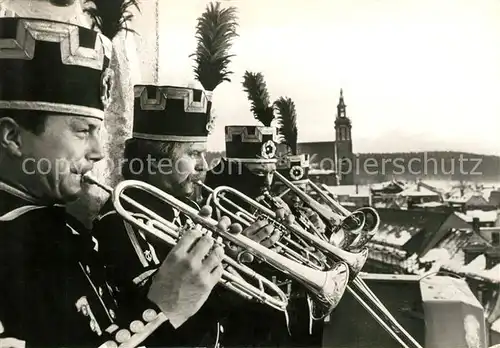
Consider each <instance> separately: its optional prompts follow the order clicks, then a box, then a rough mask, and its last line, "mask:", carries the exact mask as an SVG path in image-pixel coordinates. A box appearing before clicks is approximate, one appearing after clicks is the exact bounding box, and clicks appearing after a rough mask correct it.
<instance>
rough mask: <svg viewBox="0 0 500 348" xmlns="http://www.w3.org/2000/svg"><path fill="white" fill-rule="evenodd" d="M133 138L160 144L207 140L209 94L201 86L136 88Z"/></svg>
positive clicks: (210, 127)
mask: <svg viewBox="0 0 500 348" xmlns="http://www.w3.org/2000/svg"><path fill="white" fill-rule="evenodd" d="M134 92H135V102H134V125H133V130H132V132H133V137H134V138H138V139H147V140H159V141H178V142H191V141H207V137H208V135H209V134H210V133H211V131H212V130H213V127H214V123H215V119H214V117H213V116H212V114H211V112H210V111H211V109H212V92H209V91H205V90H204V89H203V87H199V88H189V87H174V86H152V85H136V86H135V87H134Z"/></svg>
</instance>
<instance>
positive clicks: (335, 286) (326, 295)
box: [304, 262, 350, 319]
mask: <svg viewBox="0 0 500 348" xmlns="http://www.w3.org/2000/svg"><path fill="white" fill-rule="evenodd" d="M349 275H350V272H349V267H348V265H347V264H346V263H345V262H338V263H336V264H335V265H334V266H333V267H332V268H331V269H330V270H329V271H327V272H326V277H325V284H324V285H323V289H329V291H322V292H321V293H318V291H317V289H312V288H310V290H311V291H312V292H314V293H315V295H316V301H315V302H314V313H316V314H315V317H319V318H318V319H323V318H324V317H326V316H327V315H329V314H330V313H331V312H332V311H333V310H334V309H335V307H337V305H338V304H339V302H340V300H341V299H342V296H344V293H345V290H346V289H347V285H348V282H349V279H350V276H349ZM304 285H305V286H306V287H309V285H307V284H304ZM319 313H321V314H319Z"/></svg>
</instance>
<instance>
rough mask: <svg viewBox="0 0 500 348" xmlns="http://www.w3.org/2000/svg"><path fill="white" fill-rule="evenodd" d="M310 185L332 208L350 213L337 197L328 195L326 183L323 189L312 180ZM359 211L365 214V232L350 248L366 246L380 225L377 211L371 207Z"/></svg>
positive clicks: (343, 212) (342, 212)
mask: <svg viewBox="0 0 500 348" xmlns="http://www.w3.org/2000/svg"><path fill="white" fill-rule="evenodd" d="M309 186H310V187H311V188H312V189H313V190H314V191H315V192H317V193H318V194H319V195H320V196H321V198H322V199H323V200H324V201H325V202H326V203H327V204H328V205H329V206H330V207H331V208H332V209H336V210H338V211H339V212H340V213H341V214H349V213H350V212H349V210H347V209H346V208H344V207H343V206H342V205H341V204H340V203H339V202H337V201H336V200H335V199H333V198H332V197H330V196H328V195H327V194H326V193H325V191H326V192H330V191H329V190H328V187H326V185H325V184H323V185H322V187H323V190H325V191H323V190H322V189H321V188H319V187H318V186H317V185H316V184H315V183H313V182H312V181H309ZM358 211H361V212H363V213H364V214H365V217H366V220H365V225H364V227H363V231H364V232H365V233H362V234H360V235H359V236H358V238H356V239H355V240H354V241H353V242H352V243H351V244H350V246H349V248H360V247H362V246H364V245H365V244H366V243H368V242H369V241H370V240H371V239H372V238H373V236H374V235H375V233H376V232H377V230H378V228H379V226H380V216H379V215H378V213H377V211H376V210H375V209H373V208H371V207H362V208H359V209H358Z"/></svg>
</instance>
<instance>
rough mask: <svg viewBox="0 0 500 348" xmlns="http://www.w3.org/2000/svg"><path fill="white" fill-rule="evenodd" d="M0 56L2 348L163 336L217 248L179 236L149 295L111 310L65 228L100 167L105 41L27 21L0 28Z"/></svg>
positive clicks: (192, 305) (200, 291) (214, 264)
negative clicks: (86, 179)
mask: <svg viewBox="0 0 500 348" xmlns="http://www.w3.org/2000/svg"><path fill="white" fill-rule="evenodd" d="M19 1H21V0H19ZM19 1H16V3H19ZM26 9H33V10H35V11H37V12H38V11H40V12H39V13H51V12H52V11H55V10H56V8H55V7H53V6H52V5H51V4H49V3H48V2H43V1H38V2H37V3H36V4H34V3H32V2H31V1H29V4H28V1H27V6H26ZM70 33H71V35H70ZM19 38H23V40H22V41H18V39H19ZM67 45H69V46H71V47H72V48H78V49H77V50H69V49H68V47H69V46H67ZM78 45H80V46H78ZM0 46H2V47H10V48H9V49H6V50H3V49H2V50H0V65H1V69H0V91H1V93H0V231H1V232H2V233H1V236H0V238H1V239H0V346H2V347H92V346H93V347H98V346H100V345H101V344H104V346H105V347H114V346H115V347H116V346H117V345H119V344H121V343H123V342H126V341H127V340H129V339H130V338H131V337H132V338H133V337H137V336H136V335H146V336H147V335H148V334H150V331H152V330H153V328H152V327H151V325H150V324H151V323H154V322H156V321H160V322H164V321H165V320H167V321H168V322H167V323H164V324H163V325H162V326H161V329H159V330H160V331H162V332H163V337H170V335H171V334H172V333H173V332H174V331H175V330H174V328H177V327H179V326H180V325H182V324H183V323H184V322H185V321H186V320H187V319H188V318H189V317H190V316H192V315H193V314H194V313H196V312H197V311H198V309H199V308H200V307H201V305H202V304H203V303H204V302H205V301H206V299H207V297H208V295H209V293H210V292H211V290H212V288H213V287H214V286H215V284H217V282H218V281H219V279H220V277H221V274H222V266H221V260H222V258H223V257H224V250H223V248H222V247H220V246H216V245H214V242H213V240H212V238H210V237H209V236H202V234H201V233H200V232H199V231H197V230H188V231H186V232H185V234H184V236H183V237H182V238H181V239H180V240H179V242H178V244H177V245H176V246H175V247H174V248H173V249H172V251H171V252H170V254H169V256H168V257H167V258H166V259H165V260H163V262H162V263H161V264H160V265H159V266H158V268H159V270H158V272H157V273H156V276H155V277H154V279H152V280H151V282H150V284H149V286H148V288H147V289H145V292H146V296H143V297H129V298H128V301H127V302H121V303H118V301H117V293H116V292H115V289H113V288H112V287H110V286H109V282H108V279H107V278H106V274H105V266H104V265H103V264H102V262H101V258H100V255H99V252H100V250H99V246H98V244H96V243H95V241H94V240H93V239H92V236H91V235H90V234H84V233H79V232H77V231H76V230H75V229H74V228H72V226H71V225H70V224H69V223H68V222H67V219H66V213H65V209H64V204H65V203H67V202H71V201H73V200H75V199H77V197H78V196H79V194H80V192H81V191H82V189H84V188H85V185H84V184H83V183H82V176H84V175H85V174H86V173H87V172H88V171H90V170H91V169H92V168H93V165H94V163H96V162H98V161H99V160H101V159H102V157H103V155H102V146H101V143H100V140H99V138H100V137H99V130H100V128H101V126H102V123H103V116H104V108H105V107H106V106H107V105H109V103H110V102H111V100H110V94H109V85H108V84H107V83H106V82H107V81H109V78H110V77H111V76H112V72H111V71H110V69H109V67H108V65H109V58H110V41H109V39H108V38H106V37H104V36H103V35H101V34H99V33H97V32H95V31H93V30H89V29H87V28H83V27H79V26H77V25H72V24H65V23H61V22H54V21H51V20H46V19H43V18H38V19H37V18H36V15H33V16H31V17H30V18H22V17H13V18H0ZM35 47H36V49H35ZM47 66H50V67H51V69H50V70H47ZM228 227H229V224H228V221H227V219H224V220H222V221H221V222H220V224H219V228H220V229H224V230H226V229H227V228H228ZM187 265H191V267H186V266H187Z"/></svg>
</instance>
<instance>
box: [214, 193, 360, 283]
mask: <svg viewBox="0 0 500 348" xmlns="http://www.w3.org/2000/svg"><path fill="white" fill-rule="evenodd" d="M228 194H229V195H233V196H235V198H238V199H239V200H241V201H242V202H243V203H246V204H247V205H250V206H251V207H252V208H254V209H255V210H257V211H258V212H260V215H264V216H267V217H269V218H270V219H272V220H274V221H276V214H275V212H274V211H272V210H271V209H269V208H267V207H265V206H264V205H262V204H260V203H259V202H257V201H255V200H253V199H251V198H249V197H247V196H246V195H244V194H243V193H241V192H240V191H238V190H236V189H234V188H232V187H229V186H219V187H217V188H216V189H214V190H213V191H212V195H211V200H213V203H214V205H215V206H216V208H217V209H219V210H220V211H221V212H223V213H224V214H226V215H228V216H229V217H230V218H231V219H234V220H236V221H238V222H240V223H241V224H243V225H245V226H248V225H249V223H250V221H249V219H253V220H252V221H251V222H253V221H255V219H257V216H255V215H252V214H250V213H248V212H246V213H245V210H244V209H243V208H241V205H238V204H236V203H235V202H234V199H229V198H227V196H228ZM228 201H231V202H232V204H231V206H233V207H234V206H237V207H239V209H240V210H239V213H243V214H245V215H246V216H245V218H242V217H241V215H240V214H237V213H236V212H233V211H231V210H230V209H228V208H226V207H225V206H224V205H223V204H222V202H228ZM286 228H287V229H288V230H289V231H290V232H291V233H293V234H294V235H295V236H298V237H300V238H303V239H304V240H305V241H307V242H308V243H309V245H311V246H313V247H316V248H318V249H319V250H320V251H321V252H322V253H324V254H325V256H326V257H327V258H328V259H335V260H338V261H342V262H345V263H346V264H347V265H348V266H349V270H350V272H349V274H350V276H351V277H353V276H355V275H356V274H358V272H359V271H360V270H361V268H362V267H363V265H364V264H365V262H366V259H367V258H368V250H367V249H363V250H361V251H358V252H348V251H345V250H342V249H341V248H338V247H336V246H335V245H332V244H330V243H329V242H327V241H325V240H324V239H322V238H320V237H317V236H315V235H314V234H312V233H309V232H308V231H306V230H305V229H303V228H302V227H300V226H299V225H298V224H297V223H293V224H292V225H290V226H287V227H286Z"/></svg>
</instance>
